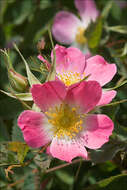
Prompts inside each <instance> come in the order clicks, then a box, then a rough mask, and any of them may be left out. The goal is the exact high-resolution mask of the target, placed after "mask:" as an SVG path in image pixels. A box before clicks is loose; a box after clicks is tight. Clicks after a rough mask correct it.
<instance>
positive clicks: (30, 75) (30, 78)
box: [14, 44, 41, 86]
mask: <svg viewBox="0 0 127 190" xmlns="http://www.w3.org/2000/svg"><path fill="white" fill-rule="evenodd" d="M14 47H15V49H16V51H17V52H18V53H19V55H20V56H21V58H22V60H23V62H24V64H25V66H26V72H27V77H28V81H29V83H30V86H32V85H33V84H41V83H40V81H39V80H38V79H37V78H36V77H35V76H34V75H33V73H32V72H31V71H30V69H29V66H28V64H27V62H26V60H25V59H24V57H23V56H22V54H21V52H20V51H19V49H18V47H17V46H16V44H14Z"/></svg>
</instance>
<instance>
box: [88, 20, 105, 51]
mask: <svg viewBox="0 0 127 190" xmlns="http://www.w3.org/2000/svg"><path fill="white" fill-rule="evenodd" d="M102 24H103V20H102V18H101V17H99V18H98V19H97V21H96V22H95V23H91V25H90V27H89V28H88V29H87V31H86V37H87V39H88V46H89V48H92V49H93V48H96V47H97V46H98V45H99V42H100V38H101V34H102Z"/></svg>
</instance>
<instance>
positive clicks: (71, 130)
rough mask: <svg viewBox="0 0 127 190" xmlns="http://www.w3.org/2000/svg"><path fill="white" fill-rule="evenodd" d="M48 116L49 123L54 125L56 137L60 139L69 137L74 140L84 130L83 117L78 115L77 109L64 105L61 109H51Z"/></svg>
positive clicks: (47, 113)
mask: <svg viewBox="0 0 127 190" xmlns="http://www.w3.org/2000/svg"><path fill="white" fill-rule="evenodd" d="M45 114H46V115H47V116H48V118H49V119H48V122H49V123H50V124H52V126H53V127H52V130H53V133H54V136H57V137H58V138H61V137H64V136H68V137H69V138H73V137H75V136H76V134H78V133H79V132H80V131H81V130H82V124H83V119H82V115H81V114H79V113H77V108H76V107H70V106H69V105H67V104H65V103H63V104H61V105H60V106H59V107H57V106H56V107H55V108H54V109H51V108H50V109H49V111H48V112H45Z"/></svg>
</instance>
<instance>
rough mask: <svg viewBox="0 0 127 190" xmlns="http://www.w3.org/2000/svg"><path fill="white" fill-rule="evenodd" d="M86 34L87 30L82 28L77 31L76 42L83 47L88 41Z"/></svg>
mask: <svg viewBox="0 0 127 190" xmlns="http://www.w3.org/2000/svg"><path fill="white" fill-rule="evenodd" d="M84 33H85V29H84V28H82V27H79V28H78V30H77V34H76V38H75V40H76V42H78V43H79V44H81V45H83V44H85V43H86V41H87V39H86V37H85V36H84Z"/></svg>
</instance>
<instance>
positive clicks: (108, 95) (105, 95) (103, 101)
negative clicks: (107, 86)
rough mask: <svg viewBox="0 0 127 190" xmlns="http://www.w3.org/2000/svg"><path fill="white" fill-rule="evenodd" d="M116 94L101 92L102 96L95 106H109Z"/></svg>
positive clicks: (112, 91)
mask: <svg viewBox="0 0 127 190" xmlns="http://www.w3.org/2000/svg"><path fill="white" fill-rule="evenodd" d="M116 94H117V92H116V91H115V90H109V91H104V90H102V96H101V99H100V101H99V102H98V104H97V106H102V105H105V104H109V103H110V102H111V101H112V99H113V98H115V96H116Z"/></svg>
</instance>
